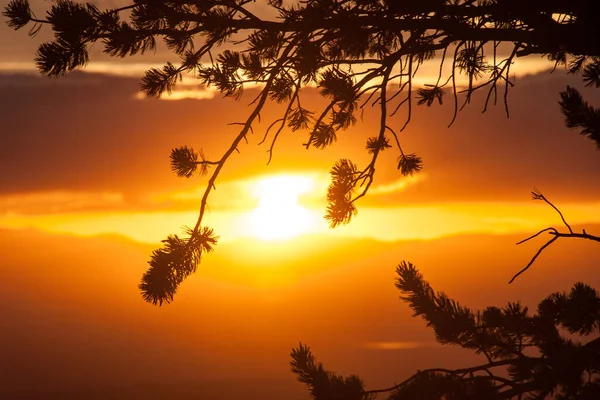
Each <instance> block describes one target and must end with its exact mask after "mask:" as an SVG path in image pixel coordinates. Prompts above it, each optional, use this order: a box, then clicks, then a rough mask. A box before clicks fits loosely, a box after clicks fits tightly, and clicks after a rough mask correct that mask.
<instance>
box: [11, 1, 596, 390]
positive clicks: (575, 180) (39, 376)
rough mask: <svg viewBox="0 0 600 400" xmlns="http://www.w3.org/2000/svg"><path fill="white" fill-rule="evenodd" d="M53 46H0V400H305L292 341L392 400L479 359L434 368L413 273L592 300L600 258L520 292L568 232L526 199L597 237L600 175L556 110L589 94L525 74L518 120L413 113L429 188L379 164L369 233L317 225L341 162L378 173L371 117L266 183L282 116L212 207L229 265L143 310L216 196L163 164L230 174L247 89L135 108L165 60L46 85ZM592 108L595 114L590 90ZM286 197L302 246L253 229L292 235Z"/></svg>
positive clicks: (545, 276)
mask: <svg viewBox="0 0 600 400" xmlns="http://www.w3.org/2000/svg"><path fill="white" fill-rule="evenodd" d="M5 3H6V1H5V2H0V6H2V7H3V6H4V5H5ZM33 3H34V7H37V8H41V7H43V6H44V2H43V1H34V2H33ZM98 3H101V4H100V5H107V4H108V5H111V6H112V5H116V4H119V3H122V2H119V1H100V2H98ZM109 3H110V4H109ZM45 39H47V36H44V34H42V35H41V36H40V37H38V38H36V39H35V40H31V39H30V38H28V37H27V36H26V35H24V34H23V32H18V33H14V32H12V31H10V30H9V29H8V28H6V27H5V26H0V48H2V49H3V51H2V52H0V53H1V54H0V140H1V145H0V170H2V171H3V173H2V174H0V273H1V274H2V276H3V279H2V281H1V282H0V288H1V289H2V290H0V318H2V321H3V328H2V330H1V331H0V358H1V359H2V360H3V361H2V364H1V365H0V398H2V397H3V394H4V395H6V396H8V397H14V396H17V395H23V396H25V395H27V394H29V395H33V396H34V397H35V396H38V397H40V396H41V397H44V398H51V397H52V396H55V398H82V397H85V398H93V395H95V396H97V398H104V397H106V393H115V391H116V392H118V393H123V395H124V396H125V397H129V398H135V397H139V396H142V395H144V396H148V395H150V394H153V395H154V396H155V398H165V396H167V393H168V394H170V395H173V393H176V397H178V398H186V396H187V397H189V398H191V397H193V396H194V395H195V394H197V393H198V390H200V389H199V388H200V387H202V390H204V392H203V393H205V395H206V397H205V398H214V399H221V398H223V399H224V398H233V399H235V398H242V397H243V398H251V399H253V398H257V399H258V398H260V399H263V400H264V399H269V398H282V397H281V396H280V394H282V393H285V394H286V396H294V398H302V396H305V392H304V391H303V388H302V387H300V386H299V385H298V384H296V383H295V381H294V377H293V376H292V374H291V373H289V371H288V370H289V368H288V362H289V360H288V354H289V351H290V349H291V347H293V346H295V345H297V343H298V342H299V341H302V342H305V343H308V344H309V345H311V346H313V348H314V350H315V353H316V355H317V357H318V358H319V359H320V360H322V361H323V362H325V364H326V366H327V367H330V368H331V369H333V370H334V371H336V372H339V373H358V374H360V375H361V376H362V377H363V378H364V379H365V381H366V382H367V384H368V386H369V388H375V387H381V386H388V385H389V384H390V383H393V382H397V381H399V380H401V378H403V377H406V376H407V375H409V374H410V373H411V372H412V371H414V370H415V369H416V368H426V367H431V366H433V365H432V364H433V363H435V366H440V367H441V366H452V365H458V363H459V361H458V360H459V359H460V360H463V362H468V361H472V360H473V358H468V357H469V355H466V356H465V355H464V354H463V353H460V352H458V351H457V350H455V349H442V348H439V347H438V346H437V345H436V344H435V343H434V340H433V335H432V333H431V332H430V331H428V330H427V329H425V327H424V324H423V323H422V322H421V321H420V320H415V319H412V318H411V317H410V311H409V310H408V308H407V307H406V305H405V304H402V303H401V302H400V301H399V300H398V295H399V293H398V292H397V291H396V290H395V289H394V287H393V279H394V274H393V271H394V268H395V266H396V265H397V264H398V263H399V262H400V261H402V260H407V261H411V262H413V263H415V264H416V265H417V266H418V267H419V268H420V269H421V270H422V272H423V273H424V275H425V277H426V278H427V279H428V280H430V281H431V283H432V284H433V285H434V287H435V288H437V289H439V290H444V291H446V292H448V294H450V295H451V296H454V297H455V298H456V299H457V300H459V301H463V302H465V303H466V304H468V305H470V306H473V307H483V306H486V305H491V304H495V305H502V304H504V303H506V302H507V301H514V300H517V299H520V300H522V301H523V302H526V303H529V304H534V303H535V302H537V301H539V300H540V299H542V298H543V296H545V295H546V294H548V293H550V292H551V291H554V290H567V289H569V287H570V286H571V285H572V284H573V283H575V282H576V281H580V280H584V281H587V282H589V283H591V284H595V285H598V283H600V282H599V281H598V274H597V273H596V271H595V270H594V268H595V260H597V259H598V256H600V253H598V252H599V251H600V247H598V246H594V245H593V243H592V244H590V243H584V242H581V241H579V242H578V241H572V242H568V241H564V243H563V242H561V241H559V242H557V243H556V244H554V245H553V246H552V248H550V249H548V250H547V253H544V255H543V256H542V257H541V258H540V260H539V261H538V263H537V264H536V265H535V268H533V269H532V271H530V272H528V273H527V274H525V275H524V276H523V277H522V278H520V279H519V280H518V281H517V282H516V284H514V285H511V286H508V285H507V284H506V282H507V280H508V279H509V278H510V276H511V275H512V274H513V273H514V272H516V271H517V270H519V269H520V268H522V267H523V266H524V265H525V264H526V263H527V261H528V260H529V258H530V257H531V256H532V255H533V254H534V253H535V251H536V250H537V247H536V245H538V246H539V244H540V243H538V242H536V243H530V244H527V245H522V246H519V247H516V246H514V243H515V242H516V241H518V240H520V239H522V238H524V237H526V236H528V235H529V234H531V233H534V232H535V231H536V230H538V229H540V228H543V227H546V226H548V225H554V226H557V227H558V226H560V225H559V222H560V220H559V218H558V216H557V215H556V213H554V212H553V210H552V209H550V208H549V207H547V206H546V205H544V204H543V203H541V202H533V201H531V200H530V196H529V192H530V191H531V189H532V188H533V187H534V186H536V187H538V188H539V189H540V190H542V192H543V193H544V194H545V195H547V196H548V197H549V198H550V199H551V200H552V201H553V202H554V203H555V204H557V205H558V206H559V207H560V208H561V209H562V210H563V211H564V213H565V216H566V217H567V219H568V220H569V221H570V222H571V223H572V224H576V225H577V226H578V229H581V227H586V229H587V231H588V232H591V233H593V232H594V230H595V231H596V232H600V213H598V212H597V210H598V207H599V206H600V175H599V174H598V171H599V170H600V169H599V167H600V156H599V154H598V151H597V150H596V149H595V146H594V144H593V143H592V142H590V141H589V140H587V139H585V138H583V137H581V136H578V135H577V134H576V132H574V131H569V130H567V129H566V128H565V127H564V125H563V121H562V117H561V115H560V112H559V109H558V105H557V100H558V92H559V91H560V90H564V88H565V86H566V85H567V84H570V85H573V86H576V87H578V88H581V86H582V85H581V82H580V79H579V78H578V77H572V76H567V75H566V74H565V73H564V72H563V71H557V72H555V73H553V74H549V73H547V72H545V73H541V74H535V73H537V72H539V71H541V70H544V68H545V65H543V64H541V63H539V62H537V61H535V62H533V61H525V62H523V64H520V66H519V67H517V68H516V69H515V71H517V73H518V74H519V75H518V77H517V78H516V80H517V85H516V87H515V88H514V89H513V90H512V91H511V94H510V111H511V114H510V115H511V116H510V119H507V118H506V116H505V114H504V110H503V108H502V107H501V106H499V107H495V108H492V109H490V110H489V111H488V112H486V113H485V114H482V113H481V101H480V100H481V98H479V97H477V96H476V97H475V98H474V100H473V104H471V105H470V106H468V107H467V108H466V109H465V110H464V111H462V112H461V113H460V114H459V116H458V120H457V121H456V123H455V124H454V125H453V126H452V127H451V128H447V124H448V123H449V121H450V120H451V113H452V106H451V102H450V101H448V102H445V103H446V104H445V105H444V106H442V107H432V108H424V107H419V108H417V109H416V110H415V111H414V115H413V118H412V122H411V124H410V125H409V127H408V128H407V129H406V131H405V132H403V133H402V134H401V140H402V142H403V145H404V147H405V149H407V150H408V151H409V152H414V153H417V154H418V155H420V156H422V157H423V160H424V170H423V172H422V173H421V174H419V175H418V176H416V177H415V178H402V177H401V176H400V174H399V173H398V171H397V169H396V168H395V164H396V154H393V153H392V152H391V151H390V152H388V153H384V154H383V155H382V157H381V159H380V164H379V165H378V173H377V176H376V180H375V183H374V185H373V187H372V190H371V194H370V195H369V196H367V197H366V198H364V199H363V200H361V201H360V203H359V205H358V207H359V213H358V216H357V217H356V219H355V220H354V222H353V223H352V224H350V225H349V226H345V227H342V228H338V229H336V230H333V231H332V230H329V229H328V228H327V224H326V222H325V221H324V220H323V219H322V218H321V216H322V214H323V211H324V208H325V202H324V196H325V191H326V187H327V184H328V173H327V171H328V170H329V168H330V167H331V165H333V163H334V162H335V161H336V160H337V159H339V158H342V157H349V158H351V159H352V160H353V161H355V162H358V163H359V164H360V163H363V164H364V162H365V160H366V155H365V154H364V153H365V152H364V150H363V143H364V142H365V140H366V138H367V137H369V136H372V135H373V131H374V130H375V129H376V124H377V116H376V114H375V113H374V112H372V110H369V109H367V110H366V111H365V114H364V118H363V120H362V121H361V122H359V123H358V124H357V125H356V126H355V127H354V128H352V129H350V130H348V131H346V132H342V133H340V134H339V135H338V137H339V141H338V143H336V145H335V146H333V147H332V148H330V149H327V150H324V151H320V150H315V149H311V150H310V151H307V150H306V149H304V148H303V147H302V145H301V144H302V143H303V142H304V141H305V140H306V133H302V132H297V133H294V134H291V133H289V132H286V133H285V134H284V136H283V137H282V138H281V140H280V142H279V144H278V146H277V147H276V150H275V155H274V159H273V162H272V163H271V164H270V165H269V166H265V164H266V161H267V154H266V150H267V147H266V146H265V145H262V146H258V145H257V143H258V142H259V141H260V139H261V138H262V134H263V132H264V129H266V127H267V126H268V124H269V123H270V121H272V119H273V118H276V116H277V115H278V114H277V113H278V112H280V111H281V109H280V108H278V107H275V106H269V108H268V109H267V110H265V112H264V113H263V122H262V123H261V124H260V125H257V126H256V127H255V132H256V134H255V136H253V137H251V138H250V143H249V144H248V145H242V146H241V148H240V150H241V154H236V155H234V156H233V157H232V159H231V162H229V163H228V164H227V166H226V168H225V169H224V171H223V173H222V174H221V175H220V177H219V180H218V182H217V190H216V191H215V192H214V193H213V196H212V197H211V199H210V201H209V213H208V214H207V219H206V221H207V223H208V224H209V225H211V226H212V227H213V228H214V229H215V230H216V233H217V234H218V235H220V236H221V240H220V244H219V245H218V246H217V248H216V251H215V252H214V254H211V255H209V256H207V257H206V258H205V259H204V260H203V263H202V264H201V266H200V268H199V270H198V272H197V273H196V274H195V275H194V276H193V277H192V278H190V279H189V280H188V281H186V282H185V283H184V284H183V285H182V288H181V290H180V293H178V295H177V297H176V299H175V302H174V303H173V304H171V305H169V306H166V307H161V308H158V307H153V306H151V305H149V304H146V303H144V302H143V300H142V299H141V297H140V295H139V292H138V290H137V287H136V285H137V283H138V282H139V279H140V277H141V274H142V273H143V271H144V270H145V268H146V266H147V264H146V262H147V260H148V256H149V254H150V252H151V250H152V249H153V248H156V247H157V245H158V242H159V241H160V240H161V239H162V238H164V237H166V235H168V234H170V233H179V232H180V228H181V227H182V226H183V225H193V224H194V223H195V220H196V216H197V208H198V204H199V198H200V196H201V193H202V191H203V189H204V185H205V183H206V179H205V178H204V179H203V178H192V179H189V180H185V179H181V178H177V177H176V176H174V174H172V173H171V171H170V167H169V159H168V156H169V153H170V150H171V149H172V148H174V147H178V146H182V145H190V146H192V147H194V148H197V149H199V148H203V149H204V151H205V153H206V154H207V155H208V156H209V158H212V159H216V158H218V157H220V155H221V154H222V153H223V151H224V150H225V148H226V147H227V146H228V144H229V142H230V141H231V139H232V138H233V137H234V136H235V135H236V133H237V127H236V126H229V125H227V124H228V123H230V122H237V121H239V120H241V119H243V118H245V116H246V115H247V114H248V112H249V110H250V109H249V107H248V106H247V104H248V103H249V99H251V98H252V97H253V96H252V94H253V93H252V90H249V91H248V92H249V93H247V95H246V96H245V97H244V98H243V99H242V101H240V102H235V101H233V100H231V99H222V98H220V97H219V96H218V95H216V96H215V95H214V93H207V92H206V91H198V90H195V89H194V90H193V91H190V92H186V93H184V94H185V95H186V96H191V97H195V98H193V99H190V98H187V99H181V97H185V96H182V95H181V93H180V94H179V95H177V96H175V98H177V100H174V101H163V100H156V99H143V98H141V97H140V96H139V92H138V88H139V76H140V75H141V73H142V71H143V70H144V68H145V67H147V66H148V65H150V64H153V63H157V62H159V63H160V62H162V61H164V60H165V59H166V58H167V57H168V54H167V53H165V52H164V49H162V50H161V49H159V51H158V52H157V54H155V55H152V56H150V57H146V58H143V59H140V58H135V59H134V60H130V62H128V63H114V62H112V63H111V62H110V61H111V60H109V59H107V58H106V57H105V56H102V55H101V54H99V53H98V54H96V53H95V54H94V55H93V57H96V58H94V59H95V61H96V62H94V63H92V64H91V65H90V68H89V70H88V72H75V73H72V74H70V75H69V76H68V77H66V78H60V79H48V78H44V77H40V76H38V75H36V74H35V71H33V70H32V64H31V59H32V56H33V54H34V52H35V45H34V43H35V42H36V41H41V40H45ZM519 68H520V69H519ZM528 73H529V74H528ZM192 88H193V87H192V86H189V87H186V88H185V90H192ZM582 91H583V93H584V95H585V96H586V98H587V99H588V100H589V101H590V102H591V103H592V104H596V105H597V104H600V96H599V95H598V91H597V90H589V89H582ZM198 93H200V94H198ZM305 96H306V97H305V99H306V100H305V102H306V104H311V106H312V107H313V108H314V109H318V108H319V106H320V105H322V104H323V102H322V100H321V99H320V98H319V96H318V95H317V94H316V93H315V92H314V91H313V92H311V91H310V90H308V91H307V93H306V95H305ZM171 100H173V99H171ZM402 118H403V116H400V117H397V120H395V123H396V124H397V125H401V124H402V123H403V119H402ZM282 177H283V178H282ZM286 177H288V178H286ZM289 177H292V181H291V182H298V181H293V179H300V180H305V181H306V182H308V183H307V187H306V190H303V191H302V192H301V193H300V192H299V193H297V195H298V196H297V198H296V197H293V199H292V200H293V201H296V200H297V204H296V203H294V207H296V206H297V210H300V211H298V213H297V214H295V215H296V217H297V218H296V221H295V222H294V224H299V225H302V224H304V225H302V227H301V228H298V230H297V231H292V234H294V233H300V235H299V236H295V237H291V238H288V239H286V240H263V239H264V238H265V237H266V238H267V239H269V235H268V234H267V235H265V231H264V230H263V231H261V230H257V226H256V224H255V222H253V221H255V220H256V218H259V219H260V220H261V221H264V220H269V221H271V222H269V223H271V224H273V225H271V226H272V228H270V229H271V230H273V229H280V228H281V226H280V225H277V224H281V220H282V219H284V218H280V217H279V214H277V213H276V211H277V210H276V207H273V206H272V203H269V197H268V195H266V194H265V193H268V191H269V190H270V189H268V188H267V189H264V188H263V189H260V185H261V182H263V183H264V182H265V179H267V180H268V179H284V180H285V179H288V180H289V179H290V178H289ZM303 182H304V181H303ZM257 188H259V189H257ZM265 190H266V192H265ZM275 198H276V199H279V198H277V197H275ZM278 201H279V200H278ZM281 201H284V200H281ZM285 201H287V200H285ZM261 204H262V206H261ZM270 210H272V211H273V212H274V214H273V216H269V211H270ZM284 211H285V210H284ZM257 216H258V217H257ZM253 218H254V219H253ZM289 221H290V220H289V219H288V220H286V221H285V222H288V225H290V224H291V223H290V222H289ZM253 224H254V225H253ZM284 225H285V224H284ZM594 228H595V229H594ZM281 229H283V228H281ZM268 232H269V230H268V229H267V233H268ZM286 232H287V231H286ZM292 236H293V235H292ZM465 357H467V358H465ZM390 365H394V368H390V367H389V366H390ZM231 381H235V382H237V384H236V385H231V384H230V382H231ZM274 382H275V383H274ZM271 385H275V386H276V387H277V388H278V389H273V387H272V386H271ZM3 391H4V393H3ZM174 391H175V392H174ZM211 396H212V397H211ZM269 396H271V397H269ZM284 397H285V396H284ZM286 398H288V397H286Z"/></svg>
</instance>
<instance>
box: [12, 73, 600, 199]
mask: <svg viewBox="0 0 600 400" xmlns="http://www.w3.org/2000/svg"><path fill="white" fill-rule="evenodd" d="M579 83H580V82H579V78H578V77H572V76H565V75H562V74H559V73H555V74H553V75H548V74H543V75H535V76H529V77H523V78H521V79H519V80H518V81H517V85H516V86H515V87H514V88H513V89H512V90H511V92H510V97H509V106H510V107H511V116H510V119H507V118H506V116H505V115H504V110H503V109H502V106H498V107H496V108H491V109H490V110H488V112H487V113H485V114H484V115H481V113H480V110H481V104H482V103H481V101H482V98H481V97H477V96H476V97H475V98H474V99H473V100H472V104H470V105H468V106H467V107H466V108H465V110H463V111H462V112H460V113H459V115H458V118H457V121H456V122H455V123H454V125H453V126H452V127H451V128H447V124H448V123H449V121H450V120H451V119H452V105H451V104H448V103H451V102H449V101H447V102H445V104H444V106H442V107H431V108H429V107H416V108H414V109H413V111H414V115H413V118H412V122H411V123H410V124H409V125H408V128H407V130H406V131H405V132H403V133H402V135H401V137H400V139H401V142H402V144H403V146H404V147H405V151H409V152H415V153H417V154H418V155H420V156H421V157H422V158H423V162H424V172H423V173H424V174H427V175H420V176H419V175H417V178H415V179H416V180H415V181H414V183H415V184H412V183H411V184H407V183H408V182H413V181H410V180H407V179H406V178H401V177H400V175H399V172H398V171H397V168H396V159H397V155H396V154H395V153H394V150H393V149H390V150H388V151H386V152H384V153H382V155H381V157H380V158H379V160H378V165H377V175H376V179H375V182H374V185H373V188H372V189H373V194H376V195H373V196H367V197H366V198H364V199H362V200H361V202H360V203H359V207H360V206H361V205H365V206H373V207H380V206H388V205H398V204H410V203H417V202H418V203H423V202H434V203H440V202H477V201H488V202H489V201H519V200H526V199H527V198H528V193H529V191H530V190H531V188H532V187H533V186H537V187H539V188H540V189H541V190H543V191H544V193H545V194H547V195H548V196H549V197H551V198H553V199H554V200H556V201H557V202H564V201H567V202H573V201H594V200H596V199H598V198H600V185H598V184H597V182H598V173H597V171H598V170H599V168H600V157H598V154H597V152H596V150H595V148H594V146H593V144H592V143H591V142H589V141H588V140H586V139H585V138H583V137H579V136H578V135H577V133H576V132H575V131H570V130H568V129H567V128H565V127H564V124H563V121H562V117H561V115H560V112H559V110H558V107H557V103H556V102H557V98H558V92H559V91H560V90H562V89H564V87H565V85H566V84H573V85H576V86H577V85H579V86H581V85H580V84H579ZM0 87H3V90H2V91H0V118H1V119H2V121H3V123H2V126H1V127H0V129H1V130H2V146H0V169H1V170H2V171H3V174H2V175H1V176H0V193H4V194H5V195H6V194H15V193H30V192H90V193H91V192H94V193H98V192H100V193H102V192H105V193H122V194H123V195H124V196H125V197H127V198H128V199H129V200H131V201H132V202H133V201H134V200H135V198H136V197H138V196H139V197H141V198H143V197H147V196H149V195H151V194H152V193H161V192H164V193H167V192H174V191H187V190H194V189H195V188H198V187H203V185H204V184H205V181H204V180H202V179H198V178H192V179H189V180H182V179H177V178H176V177H175V176H174V175H173V174H172V172H171V171H170V166H169V159H168V155H169V153H170V150H171V149H172V148H174V147H178V146H181V145H191V146H194V147H195V148H202V149H204V151H205V153H206V154H208V156H209V158H210V159H218V158H219V157H220V155H221V154H222V153H223V152H224V151H225V149H226V148H227V146H228V145H229V143H230V142H231V140H232V138H233V137H234V136H235V135H236V134H237V132H238V131H239V127H237V126H231V125H228V124H229V123H231V122H240V121H241V120H244V118H245V116H247V115H248V113H249V110H250V109H249V107H248V105H247V102H246V101H245V100H242V101H241V102H236V101H233V100H232V99H223V98H221V97H220V96H217V97H215V98H212V99H204V100H191V99H188V100H179V101H175V102H163V101H156V100H153V99H146V100H142V101H140V100H137V99H136V96H139V78H133V77H122V76H111V75H105V74H99V73H95V74H89V73H72V74H69V75H68V76H67V77H66V78H61V79H48V78H43V77H39V76H32V75H28V74H16V75H15V74H12V75H6V74H0ZM584 92H585V95H586V97H587V99H588V100H589V101H590V102H591V103H592V104H597V103H598V102H599V98H600V96H599V94H598V93H596V91H593V90H587V91H584ZM198 93H201V92H198ZM254 94H255V92H252V91H248V93H247V95H248V96H247V97H244V99H248V100H250V99H251V98H252V97H253V95H254ZM203 96H204V95H203ZM305 96H306V97H305V102H306V104H310V105H311V107H312V108H313V109H315V110H317V109H319V107H321V106H322V105H323V104H324V103H323V99H322V98H321V97H320V96H318V94H316V93H315V92H314V91H312V90H307V91H306V94H305ZM280 111H282V110H281V109H280V108H278V107H277V106H270V107H268V108H267V109H266V110H265V111H264V115H263V123H262V124H260V125H257V126H256V127H255V131H256V135H255V136H250V137H249V139H250V141H251V143H250V146H247V145H245V144H244V145H241V146H240V147H239V149H240V150H241V152H242V154H240V155H238V154H234V155H233V156H232V158H231V159H230V161H229V162H228V164H227V165H226V167H225V169H224V170H223V174H222V176H221V177H220V179H219V181H218V182H217V186H219V185H221V183H222V182H223V181H231V180H235V179H244V178H249V177H250V176H252V175H256V174H259V173H262V174H264V173H278V172H280V171H292V172H293V171H306V170H320V171H323V172H324V173H326V171H327V170H328V169H329V168H330V167H331V165H333V163H334V162H335V161H336V160H338V159H339V158H346V157H347V158H350V159H352V160H353V161H355V162H358V163H359V167H360V165H363V164H364V163H365V162H366V157H365V155H364V151H363V147H362V143H363V139H366V137H367V136H368V133H366V132H369V131H372V130H373V129H376V125H377V122H378V118H377V115H376V110H372V109H370V108H369V109H366V110H365V113H364V119H363V121H362V122H360V123H359V124H357V125H356V126H355V127H353V128H351V129H349V130H348V131H346V132H340V133H339V135H338V143H336V144H335V145H334V146H332V147H331V148H330V149H327V150H324V151H319V150H315V149H311V150H310V151H306V150H305V149H304V148H303V147H302V143H304V142H305V140H306V133H305V132H298V133H294V134H291V133H290V132H283V134H282V135H281V137H280V138H279V141H278V143H277V146H276V147H275V153H274V159H273V161H272V163H271V165H270V166H269V168H268V169H267V168H265V164H266V161H267V159H268V157H267V155H266V153H265V151H266V149H267V148H266V147H265V146H264V145H263V146H256V145H255V144H256V143H257V142H258V141H259V140H260V139H262V136H263V133H264V130H265V129H266V127H267V126H268V124H269V123H270V122H272V121H273V120H274V119H275V118H276V115H279V114H277V113H278V112H280ZM394 118H397V119H392V120H390V124H392V125H393V124H395V123H397V124H401V123H403V121H402V119H401V117H394ZM270 139H271V138H268V139H267V144H268V142H269V140H270ZM361 163H362V164H361ZM424 176H426V179H425V178H423V177H424ZM403 182H406V184H405V183H403ZM400 189H402V190H400ZM324 193H325V192H324V191H323V196H324ZM138 200H139V201H143V199H141V200H140V199H138ZM213 205H214V206H215V207H218V205H217V204H213Z"/></svg>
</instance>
